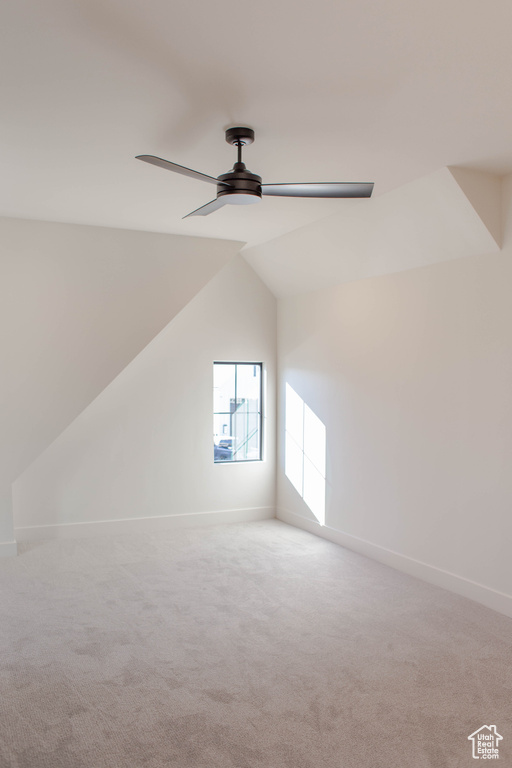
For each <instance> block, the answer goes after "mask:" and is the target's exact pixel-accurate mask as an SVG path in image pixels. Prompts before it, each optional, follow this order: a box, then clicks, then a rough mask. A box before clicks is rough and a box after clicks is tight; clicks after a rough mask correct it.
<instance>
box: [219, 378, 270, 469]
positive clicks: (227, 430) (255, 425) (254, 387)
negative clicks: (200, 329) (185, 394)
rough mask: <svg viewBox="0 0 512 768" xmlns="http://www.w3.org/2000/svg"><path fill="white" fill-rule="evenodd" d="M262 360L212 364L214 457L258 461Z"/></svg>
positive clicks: (220, 460)
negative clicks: (260, 361) (259, 361)
mask: <svg viewBox="0 0 512 768" xmlns="http://www.w3.org/2000/svg"><path fill="white" fill-rule="evenodd" d="M261 369H262V364H261V363H214V364H213V458H214V461H215V462H225V461H261V399H262V398H261V381H262V376H261Z"/></svg>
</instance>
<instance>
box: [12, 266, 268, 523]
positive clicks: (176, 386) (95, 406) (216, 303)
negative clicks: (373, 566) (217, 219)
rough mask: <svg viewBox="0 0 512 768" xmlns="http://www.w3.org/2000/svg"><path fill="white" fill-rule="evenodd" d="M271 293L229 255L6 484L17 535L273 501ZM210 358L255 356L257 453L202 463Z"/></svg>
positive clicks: (208, 456)
mask: <svg viewBox="0 0 512 768" xmlns="http://www.w3.org/2000/svg"><path fill="white" fill-rule="evenodd" d="M275 310H276V302H275V299H274V297H273V296H272V295H271V294H270V292H269V290H268V289H267V288H266V287H265V286H264V285H263V283H262V282H261V280H260V279H259V278H258V277H257V275H256V274H255V273H254V272H253V271H252V269H251V268H250V267H249V266H248V265H247V264H246V263H245V262H244V261H243V259H242V258H241V257H236V258H235V260H234V261H232V262H231V263H230V264H229V265H227V266H226V267H224V268H223V270H221V271H220V272H219V273H218V275H217V276H216V277H214V278H213V280H212V281H211V282H210V283H209V284H208V285H207V286H206V287H205V288H203V290H202V291H201V292H200V293H198V294H197V296H196V297H195V298H194V299H193V300H192V301H191V302H190V303H189V304H188V305H187V306H186V307H185V308H184V309H183V310H182V311H181V312H180V313H179V314H178V315H177V316H176V317H175V318H174V320H172V322H171V323H170V324H169V325H168V326H167V327H166V328H165V329H164V330H163V331H162V332H161V333H160V334H159V335H158V336H157V337H156V338H155V339H154V340H153V341H152V342H151V343H150V344H149V345H148V346H147V347H146V348H145V349H144V350H143V351H142V352H141V353H140V354H139V355H138V356H137V357H136V358H135V359H134V360H133V361H132V362H131V363H130V364H129V365H128V366H127V367H126V368H125V369H124V370H123V371H122V372H121V374H120V375H119V376H118V377H117V378H116V379H115V380H114V381H113V382H112V383H111V384H110V385H109V386H108V387H107V388H106V389H105V390H104V391H103V392H102V393H101V394H100V395H99V396H98V397H97V398H96V399H95V400H94V402H93V403H92V404H91V405H90V406H89V407H88V408H86V409H85V411H83V413H81V414H80V416H78V418H77V419H76V420H75V421H74V422H73V423H72V424H71V425H70V426H69V427H68V428H67V429H66V430H65V431H64V432H63V433H62V434H61V435H60V436H59V437H58V438H57V440H55V442H54V443H53V444H52V445H51V446H50V447H49V448H48V449H47V450H46V451H44V452H43V453H42V455H41V456H39V457H38V458H37V460H36V461H35V462H34V463H33V464H32V465H31V466H30V467H29V468H28V469H27V470H26V471H25V472H24V473H23V474H22V475H21V476H20V477H19V478H18V480H17V481H16V482H15V484H14V486H13V492H14V519H15V528H16V533H17V536H20V537H22V536H27V535H31V534H33V533H50V532H51V531H50V529H46V530H44V529H43V530H41V526H59V525H62V524H67V525H70V524H84V523H95V522H101V521H112V520H114V521H118V520H124V519H137V518H153V517H160V516H179V515H184V514H186V515H190V514H192V513H197V514H200V513H208V512H222V511H225V510H239V511H241V512H242V513H243V512H244V510H245V511H247V510H254V508H257V510H259V514H261V515H265V516H273V514H274V504H275V416H274V414H275V336H276V325H275V322H276V318H275ZM214 360H251V361H252V360H261V361H263V362H264V363H265V367H266V377H267V382H266V391H267V398H266V409H265V410H266V416H267V418H266V423H265V442H266V450H265V461H264V462H262V463H247V464H238V465H228V464H220V465H219V464H217V465H214V463H213V432H212V427H213V416H212V403H213V390H212V381H213V379H212V375H213V370H212V364H213V361H214Z"/></svg>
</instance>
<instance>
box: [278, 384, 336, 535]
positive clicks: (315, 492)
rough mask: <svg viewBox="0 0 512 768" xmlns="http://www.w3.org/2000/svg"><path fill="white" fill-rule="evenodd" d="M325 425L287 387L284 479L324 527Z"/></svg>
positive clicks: (292, 390) (287, 385) (290, 388)
mask: <svg viewBox="0 0 512 768" xmlns="http://www.w3.org/2000/svg"><path fill="white" fill-rule="evenodd" d="M325 446H326V430H325V425H324V424H323V423H322V422H321V421H320V419H319V418H318V416H316V414H314V413H313V411H312V410H311V408H310V407H309V406H308V405H306V403H305V402H304V400H303V399H302V398H301V397H299V395H298V394H297V393H296V392H295V390H294V389H292V387H290V385H289V384H286V416H285V467H284V471H285V474H286V477H287V478H288V480H289V481H290V482H291V484H292V485H293V487H294V488H295V490H296V491H297V492H298V493H299V494H300V495H301V496H302V498H303V499H304V501H305V502H306V504H307V505H308V507H309V508H310V510H311V511H312V513H313V514H314V516H315V517H316V519H317V520H318V522H319V523H320V525H324V524H325V455H326V449H325Z"/></svg>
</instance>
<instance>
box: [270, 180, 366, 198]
mask: <svg viewBox="0 0 512 768" xmlns="http://www.w3.org/2000/svg"><path fill="white" fill-rule="evenodd" d="M372 191H373V184H359V183H357V182H346V183H342V182H338V183H337V182H333V183H311V184H262V185H261V193H262V195H273V196H276V197H371V194H372Z"/></svg>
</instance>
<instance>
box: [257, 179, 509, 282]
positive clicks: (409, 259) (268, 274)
mask: <svg viewBox="0 0 512 768" xmlns="http://www.w3.org/2000/svg"><path fill="white" fill-rule="evenodd" d="M365 203H366V204H365ZM501 215H502V180H501V178H500V177H498V176H495V175H493V174H488V173H483V172H481V171H470V170H466V169H464V170H462V171H460V170H459V169H448V168H441V169H440V170H438V171H435V172H434V173H432V174H429V175H428V176H424V177H423V178H421V179H417V180H416V181H413V182H410V183H409V184H404V185H403V186H402V187H399V188H398V189H395V190H393V191H391V192H388V193H387V194H385V195H381V196H380V197H376V198H374V199H372V200H369V201H362V200H351V201H350V203H349V204H347V205H346V206H345V207H344V209H343V210H342V211H340V212H339V213H336V214H333V215H332V216H328V217H326V218H324V219H320V220H319V221H316V222H312V223H310V224H305V225H304V226H303V227H301V228H299V229H296V230H294V231H293V232H288V233H287V234H285V235H282V236H281V237H278V238H275V239H274V240H271V241H269V242H266V243H262V244H260V245H256V246H253V247H249V248H246V249H245V251H244V257H245V259H246V260H247V261H248V263H249V264H250V265H251V266H252V267H253V269H254V270H255V271H256V272H257V273H258V274H259V276H260V277H261V278H262V280H264V281H265V282H266V284H267V285H268V286H269V288H270V289H271V290H272V291H273V293H274V295H275V296H278V297H282V296H290V295H292V294H295V293H305V292H307V291H312V290H317V289H320V288H326V287H330V286H332V285H336V284H338V283H345V282H349V281H352V280H362V279H364V278H368V277H376V276H377V275H385V274H387V273H389V272H402V271H404V270H407V269H414V268H416V267H423V266H426V265H428V264H435V263H438V262H441V261H450V260H451V259H459V258H462V257H465V256H477V255H480V254H491V253H497V252H498V251H499V250H500V245H501V238H502V235H501V229H502V222H501Z"/></svg>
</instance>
